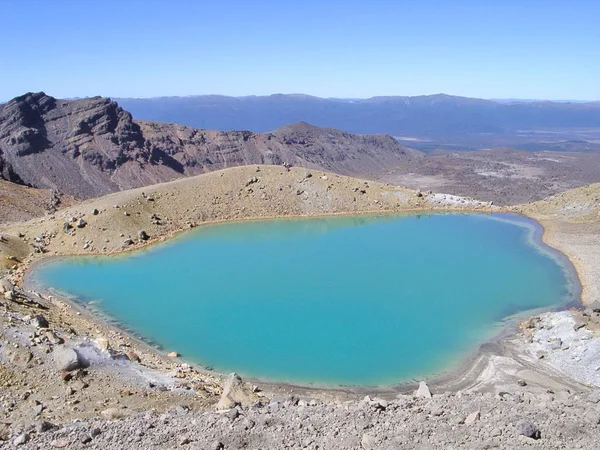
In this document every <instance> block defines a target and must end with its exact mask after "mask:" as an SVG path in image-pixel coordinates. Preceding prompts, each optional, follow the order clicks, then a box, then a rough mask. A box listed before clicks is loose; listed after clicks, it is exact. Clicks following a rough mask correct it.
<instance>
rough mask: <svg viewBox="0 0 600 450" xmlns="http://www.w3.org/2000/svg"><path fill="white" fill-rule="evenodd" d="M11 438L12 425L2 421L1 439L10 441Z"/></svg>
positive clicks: (0, 425) (0, 428)
mask: <svg viewBox="0 0 600 450" xmlns="http://www.w3.org/2000/svg"><path fill="white" fill-rule="evenodd" d="M9 439H10V425H9V424H8V423H4V422H0V441H8V440H9Z"/></svg>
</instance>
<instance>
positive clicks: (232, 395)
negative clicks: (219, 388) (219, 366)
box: [217, 372, 259, 409]
mask: <svg viewBox="0 0 600 450" xmlns="http://www.w3.org/2000/svg"><path fill="white" fill-rule="evenodd" d="M258 400H259V397H258V396H257V395H256V394H255V393H253V392H252V390H251V389H250V388H247V387H246V386H245V385H244V382H243V381H242V378H241V377H240V376H239V375H238V374H237V373H235V372H233V373H230V374H229V376H228V377H227V380H226V381H225V385H224V386H223V394H221V398H220V400H219V403H217V409H230V408H233V407H234V406H236V405H238V404H240V405H243V406H249V405H251V404H253V403H254V402H256V401H258Z"/></svg>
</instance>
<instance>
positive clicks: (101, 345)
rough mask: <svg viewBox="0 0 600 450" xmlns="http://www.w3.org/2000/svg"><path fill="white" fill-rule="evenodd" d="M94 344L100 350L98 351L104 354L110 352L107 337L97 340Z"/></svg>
mask: <svg viewBox="0 0 600 450" xmlns="http://www.w3.org/2000/svg"><path fill="white" fill-rule="evenodd" d="M94 344H96V347H97V348H98V350H100V351H102V352H108V351H109V348H110V343H109V342H108V339H106V338H105V337H99V338H96V340H95V341H94Z"/></svg>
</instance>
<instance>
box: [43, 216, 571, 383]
mask: <svg viewBox="0 0 600 450" xmlns="http://www.w3.org/2000/svg"><path fill="white" fill-rule="evenodd" d="M535 227H536V224H535V223H534V222H531V221H528V220H525V219H522V218H518V217H517V216H512V215H500V214H498V215H483V214H426V215H414V214H412V215H381V216H351V217H348V216H346V217H325V218H302V219H279V220H265V221H252V222H238V223H225V224H217V225H209V226H203V227H200V228H199V229H196V230H194V231H191V232H188V233H186V234H184V235H182V236H180V237H179V238H176V239H173V240H171V241H170V242H168V243H166V244H161V245H157V246H154V247H151V248H150V249H148V250H144V251H140V252H136V253H134V254H130V255H126V256H120V257H77V258H63V259H59V260H55V261H52V262H50V263H48V264H44V265H42V266H40V268H39V269H38V270H36V272H34V278H35V279H36V280H37V282H38V283H41V284H43V285H44V286H46V287H50V288H53V289H57V290H60V291H62V292H65V293H68V294H71V295H73V296H75V297H77V298H78V300H79V301H81V302H84V303H89V302H90V301H94V304H96V302H97V304H96V307H98V308H99V309H100V310H101V311H102V312H103V313H105V314H106V315H108V316H109V317H111V318H113V319H115V320H117V321H118V322H120V323H122V324H123V325H124V326H125V327H127V328H128V329H131V330H133V331H135V332H136V333H138V334H139V335H142V336H144V337H146V338H148V339H150V340H152V341H154V342H156V343H158V344H160V345H161V346H162V347H163V348H164V349H166V350H168V351H171V350H175V351H177V352H179V353H181V354H182V355H183V356H184V357H185V358H187V359H188V360H190V361H193V362H197V363H200V364H202V365H204V366H210V367H213V368H214V369H215V370H218V371H223V372H226V371H236V372H238V373H240V374H241V375H243V376H251V377H256V378H261V379H267V380H272V381H280V382H293V383H299V384H319V385H349V384H351V385H387V384H393V383H398V382H402V381H409V380H411V379H413V378H416V377H419V378H420V377H426V376H431V375H433V374H438V373H440V372H441V371H444V370H447V369H450V368H452V367H453V366H455V365H456V364H457V363H459V362H461V361H463V360H464V358H465V356H466V355H468V354H469V353H470V352H473V351H475V350H476V349H477V348H478V346H479V345H480V344H481V343H482V342H483V341H484V340H486V339H489V338H490V337H492V336H493V335H494V334H495V333H497V332H498V330H499V325H500V324H501V323H502V321H503V320H504V319H506V318H507V317H508V316H512V315H514V314H516V313H518V312H521V311H527V310H532V309H537V308H548V307H551V306H558V305H561V304H564V303H566V302H568V301H570V300H572V298H573V295H574V291H575V287H574V286H575V285H574V283H572V278H571V275H570V272H569V270H568V269H567V268H566V266H565V265H564V264H563V263H562V261H561V259H560V257H559V256H558V255H557V254H556V253H555V252H552V251H551V250H550V249H549V248H548V247H545V246H544V245H543V244H541V243H540V242H539V236H537V237H535V236H534V235H535V232H534V231H535ZM538 231H539V230H538Z"/></svg>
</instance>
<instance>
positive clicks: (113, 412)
mask: <svg viewBox="0 0 600 450" xmlns="http://www.w3.org/2000/svg"><path fill="white" fill-rule="evenodd" d="M100 414H102V416H103V417H104V418H106V419H108V420H113V419H120V418H121V417H123V414H122V413H121V411H120V410H119V409H118V408H108V409H105V410H104V411H102V412H101V413H100Z"/></svg>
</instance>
